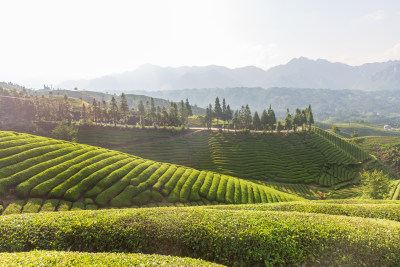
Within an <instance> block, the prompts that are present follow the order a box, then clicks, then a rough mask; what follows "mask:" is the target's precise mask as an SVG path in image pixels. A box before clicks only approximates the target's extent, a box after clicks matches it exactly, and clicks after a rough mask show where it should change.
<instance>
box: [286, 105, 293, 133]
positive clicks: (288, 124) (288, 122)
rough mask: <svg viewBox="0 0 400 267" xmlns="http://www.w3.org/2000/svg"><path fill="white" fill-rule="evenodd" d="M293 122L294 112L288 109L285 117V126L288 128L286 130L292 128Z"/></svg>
mask: <svg viewBox="0 0 400 267" xmlns="http://www.w3.org/2000/svg"><path fill="white" fill-rule="evenodd" d="M292 124H293V118H292V114H290V111H289V109H286V117H285V128H286V131H289V130H291V129H292Z"/></svg>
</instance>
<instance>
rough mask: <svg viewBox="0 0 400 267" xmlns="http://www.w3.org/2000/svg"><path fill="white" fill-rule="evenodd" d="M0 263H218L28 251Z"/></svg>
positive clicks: (0, 255)
mask: <svg viewBox="0 0 400 267" xmlns="http://www.w3.org/2000/svg"><path fill="white" fill-rule="evenodd" d="M0 262H3V263H5V262H7V265H9V266H25V267H36V266H53V265H57V266H152V267H158V266H221V265H218V264H216V263H211V262H207V261H204V260H198V259H191V258H181V257H173V256H163V255H154V254H151V255H146V254H130V253H129V254H128V253H104V252H103V253H100V252H97V253H87V252H65V251H36V250H35V251H30V252H14V253H0Z"/></svg>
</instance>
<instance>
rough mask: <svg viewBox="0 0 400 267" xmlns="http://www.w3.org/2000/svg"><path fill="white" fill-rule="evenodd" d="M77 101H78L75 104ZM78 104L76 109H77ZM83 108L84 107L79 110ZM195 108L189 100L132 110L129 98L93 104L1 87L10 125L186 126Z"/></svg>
mask: <svg viewBox="0 0 400 267" xmlns="http://www.w3.org/2000/svg"><path fill="white" fill-rule="evenodd" d="M72 100H74V101H72ZM73 104H75V106H73ZM79 105H81V106H80V107H79ZM192 115H193V112H192V107H191V105H190V103H189V101H188V99H186V102H184V101H183V100H182V101H181V102H180V103H175V102H170V106H169V108H168V109H167V108H165V107H160V106H155V104H154V99H153V98H150V101H146V102H145V103H143V101H142V100H141V101H140V102H139V105H138V109H137V110H135V109H134V108H130V107H129V105H128V101H127V98H126V95H125V94H124V93H122V94H121V96H120V101H117V100H116V98H115V97H114V96H113V97H112V98H111V100H110V101H109V102H107V101H105V100H104V99H102V100H97V99H96V98H93V100H92V103H87V102H84V101H83V100H82V99H80V101H79V100H78V101H77V99H73V98H70V97H68V96H67V95H66V94H64V96H54V95H53V94H52V92H51V91H50V92H49V96H45V95H41V96H38V94H37V93H36V92H35V93H30V92H28V91H26V90H21V91H17V90H8V89H4V88H2V87H0V118H1V121H3V122H6V123H14V122H25V123H26V122H28V121H67V122H68V123H69V124H70V123H71V122H72V121H80V122H81V123H82V124H91V123H113V124H114V125H116V124H130V125H135V124H138V125H140V126H182V125H187V123H188V117H189V116H192Z"/></svg>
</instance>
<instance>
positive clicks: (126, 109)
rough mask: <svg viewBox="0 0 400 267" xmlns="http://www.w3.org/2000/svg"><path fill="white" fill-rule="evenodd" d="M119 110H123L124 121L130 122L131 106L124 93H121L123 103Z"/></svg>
mask: <svg viewBox="0 0 400 267" xmlns="http://www.w3.org/2000/svg"><path fill="white" fill-rule="evenodd" d="M119 110H120V112H121V116H122V118H123V121H124V123H127V122H128V114H129V106H128V101H127V99H126V95H125V94H124V93H122V94H121V103H120V106H119Z"/></svg>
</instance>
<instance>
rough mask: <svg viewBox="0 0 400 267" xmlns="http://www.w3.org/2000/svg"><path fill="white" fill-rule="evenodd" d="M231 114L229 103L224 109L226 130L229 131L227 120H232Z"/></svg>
mask: <svg viewBox="0 0 400 267" xmlns="http://www.w3.org/2000/svg"><path fill="white" fill-rule="evenodd" d="M232 117H233V114H232V110H231V107H230V106H229V105H227V106H226V111H225V119H226V121H227V122H228V131H229V122H230V121H231V120H232Z"/></svg>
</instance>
